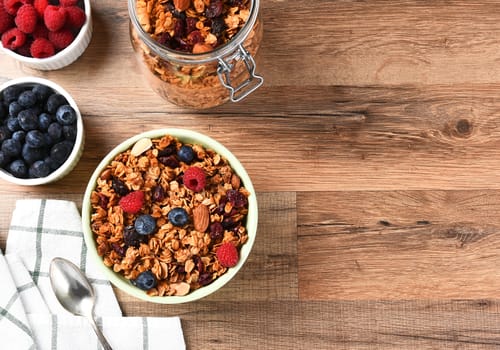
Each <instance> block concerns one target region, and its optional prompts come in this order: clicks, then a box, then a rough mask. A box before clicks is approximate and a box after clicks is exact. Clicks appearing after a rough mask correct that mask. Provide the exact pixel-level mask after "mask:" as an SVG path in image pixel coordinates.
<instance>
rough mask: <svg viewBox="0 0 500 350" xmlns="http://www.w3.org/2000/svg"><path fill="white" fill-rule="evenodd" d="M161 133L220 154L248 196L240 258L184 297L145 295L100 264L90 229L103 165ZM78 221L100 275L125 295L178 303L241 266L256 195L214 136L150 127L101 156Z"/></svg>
mask: <svg viewBox="0 0 500 350" xmlns="http://www.w3.org/2000/svg"><path fill="white" fill-rule="evenodd" d="M164 135H172V136H174V137H176V138H177V139H179V140H180V141H181V142H185V143H191V144H199V145H202V146H204V147H205V148H207V149H212V150H214V151H215V152H217V153H218V154H220V155H221V156H223V157H224V158H226V159H227V160H228V162H229V164H230V165H231V167H232V168H233V170H234V171H235V172H236V173H237V174H238V176H239V177H240V179H241V181H242V184H243V185H244V187H245V188H246V189H247V190H248V191H249V192H250V196H249V197H248V215H247V218H246V228H247V232H248V241H247V242H246V243H245V244H243V245H242V247H241V249H240V258H239V261H238V264H237V265H236V266H235V267H232V268H229V269H228V270H227V272H226V273H225V274H223V275H222V276H220V277H218V278H217V279H216V280H215V281H214V282H212V283H211V284H209V285H207V286H204V287H201V288H199V289H196V290H194V291H191V292H190V293H189V294H187V295H184V296H148V295H147V294H146V292H145V291H143V290H141V289H139V288H137V287H135V286H134V285H132V284H131V283H130V281H129V280H127V279H126V278H124V277H123V276H122V275H121V274H119V273H116V272H114V271H113V270H112V269H111V268H109V267H107V266H106V265H104V263H103V259H102V257H100V256H99V255H98V254H97V247H96V242H95V237H94V234H93V232H92V230H91V228H90V223H91V214H92V204H91V202H90V196H91V194H92V191H93V190H94V188H95V186H96V182H97V179H98V178H99V176H100V175H101V173H102V171H103V170H104V169H105V168H106V166H107V165H108V164H109V163H110V162H111V160H112V159H113V158H114V157H115V156H116V155H117V154H119V153H122V152H124V151H126V150H128V149H129V148H131V147H132V146H133V145H134V144H135V143H136V142H137V141H138V140H140V139H143V138H151V139H156V138H159V137H162V136H164ZM82 221H83V235H84V238H85V243H86V244H87V248H88V254H89V256H90V257H91V258H92V260H93V261H94V262H95V263H96V265H97V266H98V267H99V268H100V269H101V270H102V271H103V272H104V274H105V275H106V277H107V278H108V279H109V280H110V281H111V283H113V284H114V285H115V286H116V287H118V288H119V289H121V290H122V291H124V292H126V293H127V294H129V295H132V296H134V297H136V298H139V299H142V300H145V301H150V302H154V303H161V304H179V303H185V302H190V301H194V300H198V299H200V298H203V297H205V296H207V295H209V294H212V293H214V292H215V291H217V290H218V289H220V288H221V287H222V286H224V285H225V284H226V283H227V282H229V281H230V280H231V279H232V278H233V277H234V276H235V275H236V274H237V273H238V271H239V270H240V269H241V267H242V266H243V264H244V263H245V261H246V260H247V258H248V255H249V254H250V251H251V249H252V246H253V244H254V241H255V237H256V234H257V221H258V209H257V198H256V194H255V190H254V188H253V185H252V182H251V180H250V177H249V176H248V174H247V172H246V170H245V169H244V167H243V165H241V163H240V162H239V161H238V159H237V158H236V157H235V156H234V155H233V154H232V153H231V152H230V151H229V150H228V149H227V148H226V147H224V146H223V145H222V144H220V143H219V142H217V141H215V140H214V139H212V138H210V137H208V136H206V135H202V134H200V133H197V132H194V131H190V130H184V129H160V130H152V131H149V132H145V133H141V134H138V135H136V136H133V137H131V138H129V139H127V140H125V141H124V142H122V143H121V144H119V145H118V146H116V147H115V148H114V149H113V150H112V151H111V152H109V153H108V154H107V155H106V156H105V157H104V159H103V160H102V161H101V162H100V163H99V165H98V166H97V168H96V169H95V171H94V173H93V174H92V176H91V178H90V180H89V183H88V186H87V189H86V191H85V195H84V198H83V205H82Z"/></svg>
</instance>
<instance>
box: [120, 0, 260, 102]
mask: <svg viewBox="0 0 500 350" xmlns="http://www.w3.org/2000/svg"><path fill="white" fill-rule="evenodd" d="M250 4H251V0H186V1H181V0H179V1H165V0H137V1H136V8H135V14H136V17H137V21H138V23H139V27H134V26H131V27H130V37H131V42H132V46H133V48H134V50H135V52H136V54H137V57H138V59H139V61H141V62H142V64H141V68H142V70H143V73H144V75H145V77H146V79H147V80H148V82H149V84H150V85H151V86H152V88H153V90H155V91H156V92H157V93H158V94H159V95H160V96H162V97H163V98H165V99H167V100H169V101H170V102H172V103H174V104H177V105H180V106H185V107H192V108H209V107H213V106H218V105H221V104H223V103H225V102H226V101H228V100H229V91H228V90H227V88H225V87H224V86H223V85H222V84H221V82H220V80H219V76H218V74H217V70H218V64H219V61H218V58H219V57H218V56H216V55H215V56H214V59H213V60H211V61H209V62H206V63H197V62H196V58H195V56H196V55H192V56H193V60H189V62H183V63H177V62H176V61H175V60H172V59H170V57H169V55H168V54H167V53H165V52H164V51H161V49H162V48H168V49H171V50H176V51H179V52H182V53H187V54H201V53H207V52H211V51H213V50H215V49H217V48H219V47H221V46H224V45H226V44H228V43H229V44H230V43H231V40H232V39H233V38H234V36H235V35H236V34H237V33H238V32H239V31H240V30H241V29H242V28H243V27H244V26H245V24H246V23H247V22H248V21H249V17H250V16H252V14H251V11H250V8H249V7H250ZM186 6H188V7H187V9H185V10H178V9H182V8H185V7H186ZM212 7H217V10H216V12H213V13H211V12H210V11H215V10H209V9H210V8H212ZM219 8H220V13H219ZM214 14H216V15H217V16H213V15H214ZM133 23H134V24H135V22H134V21H133ZM262 32H263V30H262V22H261V20H260V18H258V17H257V18H256V20H255V23H254V24H253V27H252V29H251V30H250V31H249V33H248V35H247V36H246V38H244V42H243V43H242V46H243V47H244V48H245V49H246V50H247V51H248V52H249V53H250V55H252V57H256V55H257V52H258V49H259V47H260V42H261V40H262ZM144 33H146V35H148V36H150V37H151V38H152V39H153V40H154V43H155V44H153V46H151V44H150V43H147V42H146V41H145V40H144V38H143V36H144ZM191 62H192V63H191ZM248 75H249V74H248V70H247V67H246V65H245V62H243V61H236V62H235V63H234V67H233V69H232V71H231V74H230V76H231V81H232V83H233V86H238V85H240V84H241V83H243V82H245V81H246V80H247V79H248Z"/></svg>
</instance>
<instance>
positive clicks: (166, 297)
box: [82, 129, 258, 304]
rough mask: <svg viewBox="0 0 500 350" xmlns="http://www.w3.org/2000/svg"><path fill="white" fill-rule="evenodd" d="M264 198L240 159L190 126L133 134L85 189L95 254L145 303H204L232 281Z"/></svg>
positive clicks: (88, 236) (86, 221)
mask: <svg viewBox="0 0 500 350" xmlns="http://www.w3.org/2000/svg"><path fill="white" fill-rule="evenodd" d="M257 218H258V209H257V199H256V194H255V191H254V189H253V185H252V182H251V180H250V177H249V176H248V174H247V172H246V171H245V169H244V167H243V166H242V164H241V163H240V162H239V161H238V159H237V158H236V157H235V156H234V155H233V154H232V153H231V152H230V151H229V150H228V149H227V148H225V147H224V146H223V145H222V144H220V143H219V142H217V141H216V140H214V139H212V138H210V137H208V136H206V135H203V134H200V133H197V132H194V131H190V130H184V129H160V130H152V131H149V132H145V133H141V134H138V135H135V136H133V137H131V138H129V139H127V140H125V141H124V142H122V143H121V144H119V145H118V146H116V147H115V148H114V149H113V150H112V151H111V152H109V153H108V154H107V155H106V156H105V157H104V159H103V160H102V161H101V162H100V164H99V165H98V166H97V168H96V169H95V171H94V172H93V174H92V176H91V178H90V180H89V182H88V186H87V189H86V191H85V195H84V200H83V206H82V220H83V232H84V238H85V242H86V244H87V247H88V250H89V254H90V255H91V256H92V258H93V259H94V260H95V261H96V262H97V265H98V266H99V267H100V268H101V270H102V271H103V272H104V274H105V275H106V276H107V277H108V278H109V280H110V281H111V282H112V283H113V284H114V285H115V286H116V287H117V288H119V289H121V290H123V291H124V292H126V293H128V294H130V295H132V296H134V297H137V298H139V299H142V300H146V301H150V302H155V303H163V304H177V303H184V302H189V301H194V300H198V299H200V298H203V297H205V296H207V295H209V294H212V293H214V292H215V291H217V290H218V289H219V288H221V287H222V286H224V285H225V284H226V283H227V282H229V281H230V280H231V279H232V278H233V277H234V276H235V275H236V274H237V272H238V271H239V270H240V269H241V267H242V266H243V264H244V263H245V261H246V259H247V258H248V256H249V254H250V251H251V249H252V246H253V243H254V241H255V237H256V232H257V220H258V219H257Z"/></svg>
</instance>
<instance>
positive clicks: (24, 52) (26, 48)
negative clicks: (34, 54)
mask: <svg viewBox="0 0 500 350" xmlns="http://www.w3.org/2000/svg"><path fill="white" fill-rule="evenodd" d="M32 43H33V39H31V38H29V37H28V38H27V39H26V42H25V43H24V45H23V46H21V47H20V48H18V49H17V50H16V53H18V54H19V55H21V56H25V57H31V52H30V48H31V44H32Z"/></svg>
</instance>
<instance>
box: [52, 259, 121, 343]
mask: <svg viewBox="0 0 500 350" xmlns="http://www.w3.org/2000/svg"><path fill="white" fill-rule="evenodd" d="M49 276H50V284H51V285H52V290H53V291H54V294H55V295H56V298H57V300H59V302H60V303H61V305H62V306H63V307H64V308H65V309H66V310H68V311H69V312H71V313H72V314H74V315H77V316H84V317H86V318H87V319H88V320H89V322H90V324H91V325H92V328H94V331H95V333H96V334H97V338H98V339H99V341H100V342H101V345H102V347H103V348H104V349H105V350H112V349H111V346H110V345H109V343H108V342H107V340H106V338H104V335H103V334H102V332H101V330H100V329H99V328H98V327H97V324H96V323H95V320H94V316H93V314H94V306H95V299H96V297H95V293H94V288H92V285H91V284H90V283H89V281H88V279H87V278H86V277H85V275H84V274H83V273H82V271H81V270H80V269H79V268H78V267H77V266H76V265H75V264H73V263H72V262H71V261H68V260H66V259H63V258H54V259H53V260H52V261H51V263H50V269H49Z"/></svg>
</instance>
